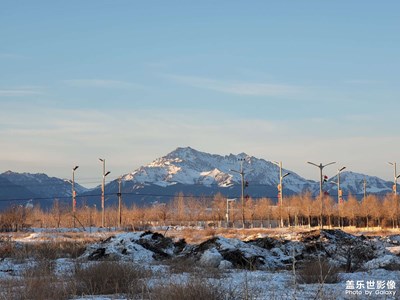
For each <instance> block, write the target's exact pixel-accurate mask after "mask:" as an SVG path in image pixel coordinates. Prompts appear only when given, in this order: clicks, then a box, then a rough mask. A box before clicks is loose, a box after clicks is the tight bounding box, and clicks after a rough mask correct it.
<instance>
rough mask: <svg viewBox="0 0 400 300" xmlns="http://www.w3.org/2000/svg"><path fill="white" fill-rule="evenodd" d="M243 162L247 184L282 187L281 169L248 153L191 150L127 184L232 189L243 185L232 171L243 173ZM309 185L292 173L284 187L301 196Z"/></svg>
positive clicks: (140, 171) (127, 177) (159, 163)
mask: <svg viewBox="0 0 400 300" xmlns="http://www.w3.org/2000/svg"><path fill="white" fill-rule="evenodd" d="M239 158H240V159H243V158H244V159H245V161H244V162H243V171H244V173H245V180H246V181H248V182H249V184H254V185H269V186H276V185H277V184H278V183H279V175H278V174H279V168H278V166H276V165H275V164H273V163H271V162H268V161H266V160H263V159H258V158H255V157H253V156H251V157H250V156H248V155H247V154H245V153H240V154H238V155H233V154H230V155H226V156H221V155H213V154H208V153H205V152H200V151H197V150H195V149H192V148H190V147H186V148H177V149H176V150H174V151H172V152H171V153H169V154H167V155H166V156H163V157H161V158H158V159H156V160H154V161H153V162H152V163H150V164H149V165H147V166H145V167H141V168H139V169H138V170H136V171H135V172H133V173H130V174H127V175H125V176H124V177H123V180H124V181H126V182H128V181H132V182H134V183H138V184H156V185H159V186H168V185H173V184H176V183H181V184H187V185H204V186H212V185H216V186H219V187H228V186H231V185H232V184H237V183H239V184H240V182H241V176H240V174H238V173H237V172H234V171H232V170H236V171H240V161H238V159H239ZM284 171H285V172H287V171H286V170H284ZM309 185H310V182H309V181H307V180H306V179H304V178H302V177H300V176H299V175H297V174H295V173H293V172H291V175H290V176H288V177H286V178H285V186H284V187H285V189H288V190H291V191H292V192H294V193H298V192H301V191H303V190H304V188H305V187H307V186H309Z"/></svg>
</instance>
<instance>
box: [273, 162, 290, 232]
mask: <svg viewBox="0 0 400 300" xmlns="http://www.w3.org/2000/svg"><path fill="white" fill-rule="evenodd" d="M273 163H274V164H275V165H277V166H278V167H279V185H278V201H279V206H280V209H279V215H280V219H281V223H280V224H281V227H283V217H282V209H283V185H282V179H283V178H285V177H286V176H288V175H290V173H286V174H284V175H282V162H281V161H280V162H277V161H274V162H273Z"/></svg>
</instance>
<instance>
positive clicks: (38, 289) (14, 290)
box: [1, 260, 73, 300]
mask: <svg viewBox="0 0 400 300" xmlns="http://www.w3.org/2000/svg"><path fill="white" fill-rule="evenodd" d="M54 266H55V263H54V261H51V260H41V261H38V262H37V263H36V264H35V266H32V267H29V268H28V269H26V270H25V271H24V272H23V274H22V276H21V278H18V279H11V280H4V281H3V282H2V283H1V288H2V294H1V299H16V300H25V299H60V300H63V299H69V297H70V295H71V294H73V292H71V286H72V285H71V282H70V281H69V280H68V279H65V278H64V279H62V280H60V279H59V278H58V277H57V276H56V275H55V273H54Z"/></svg>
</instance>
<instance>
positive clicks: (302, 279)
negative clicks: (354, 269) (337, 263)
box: [296, 259, 339, 284]
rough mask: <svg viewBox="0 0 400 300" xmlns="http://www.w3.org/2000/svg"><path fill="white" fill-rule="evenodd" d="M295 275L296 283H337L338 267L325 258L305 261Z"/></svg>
mask: <svg viewBox="0 0 400 300" xmlns="http://www.w3.org/2000/svg"><path fill="white" fill-rule="evenodd" d="M296 276H297V282H298V283H306V284H310V283H320V284H324V283H337V282H339V269H338V268H337V267H334V266H332V265H331V264H330V263H329V262H328V261H327V260H325V259H321V260H312V261H305V262H303V263H302V264H301V265H300V266H299V269H298V270H297V275H296Z"/></svg>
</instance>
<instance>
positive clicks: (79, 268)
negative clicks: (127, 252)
mask: <svg viewBox="0 0 400 300" xmlns="http://www.w3.org/2000/svg"><path fill="white" fill-rule="evenodd" d="M151 275H152V274H151V272H150V271H149V270H146V269H144V268H143V267H140V266H138V265H135V264H132V263H129V262H112V261H101V262H98V263H96V264H91V265H88V266H85V265H82V264H77V265H76V267H75V273H74V275H73V279H74V281H75V282H76V294H77V295H108V294H120V293H123V294H128V295H135V294H137V293H140V292H141V291H142V290H143V289H144V286H145V284H144V281H143V280H144V279H146V278H149V277H151Z"/></svg>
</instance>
